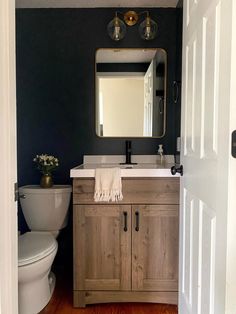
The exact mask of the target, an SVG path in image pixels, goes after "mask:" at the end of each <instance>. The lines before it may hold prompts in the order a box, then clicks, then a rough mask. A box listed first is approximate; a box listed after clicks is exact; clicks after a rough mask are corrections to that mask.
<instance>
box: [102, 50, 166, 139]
mask: <svg viewBox="0 0 236 314" xmlns="http://www.w3.org/2000/svg"><path fill="white" fill-rule="evenodd" d="M166 72H167V55H166V52H165V50H163V49H159V48H158V49H148V48H147V49H143V48H128V49H126V48H120V49H98V50H97V52H96V133H97V135H98V136H102V137H162V136H164V134H165V119H166Z"/></svg>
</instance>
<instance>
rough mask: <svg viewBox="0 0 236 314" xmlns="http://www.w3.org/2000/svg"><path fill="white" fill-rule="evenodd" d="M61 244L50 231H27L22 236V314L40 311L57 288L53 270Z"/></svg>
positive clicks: (19, 250) (20, 295)
mask: <svg viewBox="0 0 236 314" xmlns="http://www.w3.org/2000/svg"><path fill="white" fill-rule="evenodd" d="M57 248H58V244H57V241H56V239H55V238H54V237H53V235H52V234H51V233H49V232H43V233H42V232H27V233H25V234H23V235H21V236H19V238H18V290H19V314H36V313H39V312H40V311H41V310H42V309H43V308H44V307H45V306H46V305H47V303H48V302H49V300H50V298H51V295H52V293H53V290H54V287H55V276H54V274H53V273H50V270H51V266H52V263H53V260H54V258H55V256H56V253H57Z"/></svg>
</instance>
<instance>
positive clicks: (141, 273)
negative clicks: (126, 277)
mask: <svg viewBox="0 0 236 314" xmlns="http://www.w3.org/2000/svg"><path fill="white" fill-rule="evenodd" d="M137 212H138V213H139V230H138V231H136V229H135V228H136V227H137V215H136V213H137ZM132 290H142V291H177V290H178V206H177V205H139V206H132Z"/></svg>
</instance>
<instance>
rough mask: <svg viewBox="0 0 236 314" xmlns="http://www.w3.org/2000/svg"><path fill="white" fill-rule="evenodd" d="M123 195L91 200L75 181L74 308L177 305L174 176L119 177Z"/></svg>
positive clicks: (86, 182) (85, 183)
mask: <svg viewBox="0 0 236 314" xmlns="http://www.w3.org/2000/svg"><path fill="white" fill-rule="evenodd" d="M122 183H123V195H124V199H123V200H122V201H121V202H118V203H94V201H93V191H94V180H93V179H74V183H73V203H74V217H73V224H74V306H76V307H84V306H85V305H86V304H92V303H107V302H156V303H169V304H177V296H178V203H179V179H178V178H155V179H152V178H147V179H146V178H134V179H130V178H127V179H122Z"/></svg>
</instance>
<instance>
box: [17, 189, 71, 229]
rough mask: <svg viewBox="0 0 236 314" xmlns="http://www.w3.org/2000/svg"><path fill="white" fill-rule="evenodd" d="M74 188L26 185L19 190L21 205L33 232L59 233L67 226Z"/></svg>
mask: <svg viewBox="0 0 236 314" xmlns="http://www.w3.org/2000/svg"><path fill="white" fill-rule="evenodd" d="M71 192H72V187H71V186H70V185H54V186H53V187H51V188H47V189H45V188H41V187H40V186H39V185H26V186H22V187H20V188H19V195H20V204H21V207H22V211H23V214H24V217H25V220H26V222H27V224H28V227H29V228H30V229H31V230H32V231H59V230H60V229H62V228H64V227H65V225H66V223H65V222H66V218H67V213H68V209H69V204H70V197H71Z"/></svg>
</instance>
